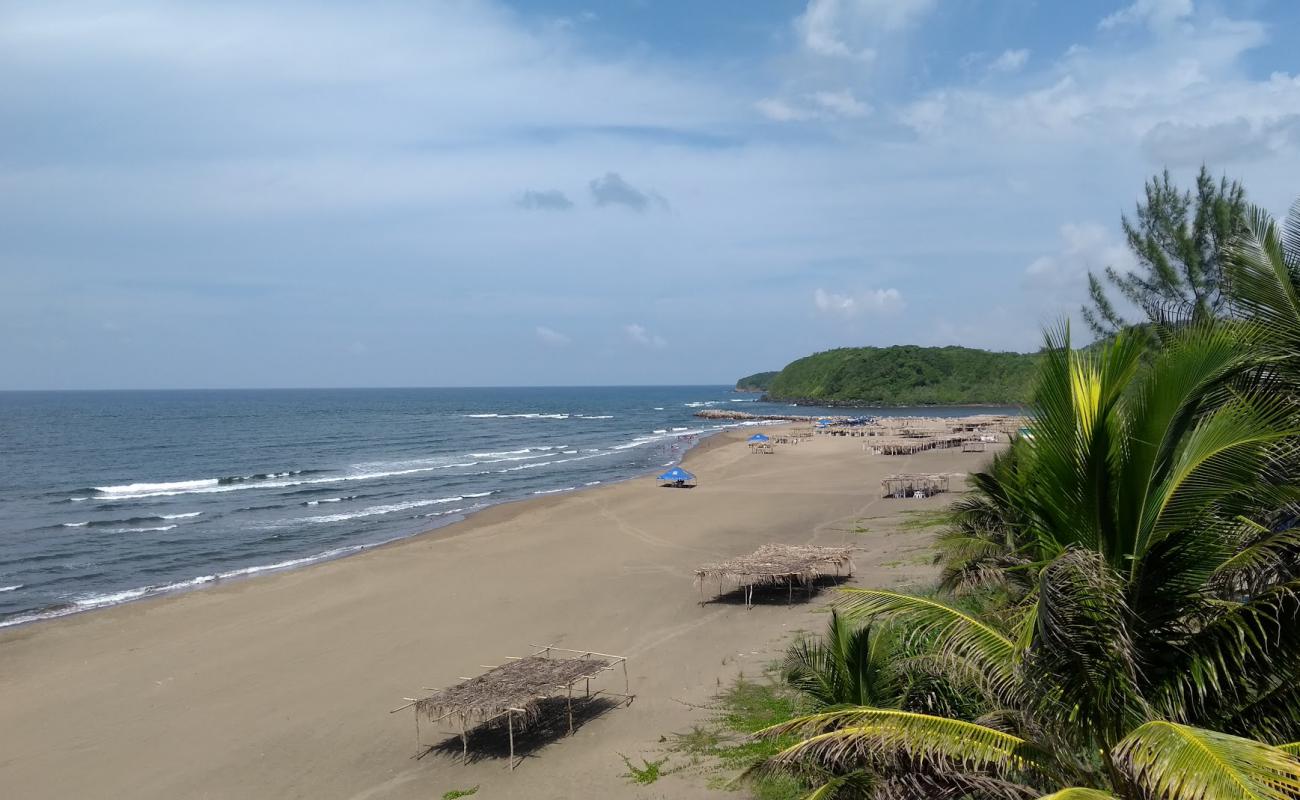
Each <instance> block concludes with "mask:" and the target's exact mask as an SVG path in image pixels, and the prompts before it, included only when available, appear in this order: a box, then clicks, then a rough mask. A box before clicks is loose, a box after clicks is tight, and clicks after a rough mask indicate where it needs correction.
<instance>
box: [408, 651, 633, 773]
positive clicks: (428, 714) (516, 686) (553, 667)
mask: <svg viewBox="0 0 1300 800" xmlns="http://www.w3.org/2000/svg"><path fill="white" fill-rule="evenodd" d="M557 653H575V654H577V655H575V656H572V657H570V656H559V655H556V654H557ZM618 665H622V667H623V681H624V688H625V689H626V690H627V691H625V692H622V693H620V692H612V691H609V690H602V689H598V690H597V691H595V692H593V691H592V690H591V681H592V680H593V679H595V678H598V677H600V676H601V674H602V673H604V672H608V671H611V670H614V669H615V668H616V667H617V666H618ZM579 684H582V685H583V689H584V695H583V697H582V698H579V699H580V700H581V699H591V698H594V697H596V696H597V695H600V694H605V695H613V696H615V697H621V698H624V699H625V700H626V701H627V702H628V703H631V702H632V695H631V694H630V687H629V686H628V685H627V684H628V679H627V658H626V657H624V656H613V655H609V654H608V653H596V652H593V651H590V650H586V651H583V650H571V649H568V648H563V647H555V646H554V645H548V646H542V647H538V649H537V651H536V652H535V653H533V654H532V655H530V656H525V657H518V656H511V657H510V658H509V660H507V661H506V663H504V664H501V665H500V666H495V667H490V668H488V671H487V672H484V673H483V674H482V675H479V676H477V677H474V678H462V679H461V682H460V683H458V684H456V685H454V686H449V687H447V688H445V689H439V690H436V691H435V690H428V691H433V694H431V695H428V696H426V697H421V698H411V697H408V698H406V700H407V703H406V705H404V706H402V707H401V708H397V709H394V712H397V711H401V710H402V709H405V708H411V707H414V709H415V741H416V746H417V748H419V756H423V754H424V753H425V752H428V750H427V749H426V748H425V746H424V745H422V744H421V742H420V717H424V718H425V719H427V720H429V721H431V722H435V723H436V722H441V721H443V720H447V719H451V720H454V721H455V722H457V723H459V734H460V739H461V747H462V754H463V755H464V757H465V759H466V760H467V761H468V759H469V741H468V736H467V731H468V729H469V728H470V727H471V726H472V725H490V724H493V723H496V724H500V721H501V720H502V718H504V719H505V725H506V728H507V734H508V736H509V738H510V769H514V768H515V745H514V734H515V729H516V728H518V729H520V730H523V729H524V728H525V727H526V726H527V725H528V724H529V723H531V722H533V721H534V720H536V719H537V717H538V716H539V715H540V714H541V713H542V703H543V701H545V700H547V699H549V698H552V697H556V696H567V698H568V713H569V733H570V734H572V733H573V689H574V687H575V686H578V685H579Z"/></svg>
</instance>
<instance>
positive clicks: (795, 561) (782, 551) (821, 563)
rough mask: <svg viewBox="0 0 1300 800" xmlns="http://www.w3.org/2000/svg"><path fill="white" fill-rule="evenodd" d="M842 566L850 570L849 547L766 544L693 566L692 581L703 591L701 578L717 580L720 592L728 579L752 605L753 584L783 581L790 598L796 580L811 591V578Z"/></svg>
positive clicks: (837, 570) (759, 584)
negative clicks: (731, 556)
mask: <svg viewBox="0 0 1300 800" xmlns="http://www.w3.org/2000/svg"><path fill="white" fill-rule="evenodd" d="M845 569H847V571H848V574H850V575H852V574H853V548H852V547H828V546H824V545H806V544H765V545H763V546H762V547H760V548H758V549H757V550H755V551H754V552H753V553H750V554H749V555H746V556H739V557H737V558H733V559H731V560H730V561H724V562H722V563H720V564H706V565H704V566H702V567H700V568H699V569H697V570H695V582H696V584H697V585H698V586H699V587H700V592H701V593H703V591H704V582H705V581H711V580H716V581H717V582H718V593H719V594H722V590H723V586H724V585H725V584H726V583H727V582H731V583H733V584H734V585H735V586H737V587H739V588H743V589H744V591H745V606H746V608H752V607H753V605H754V587H755V586H767V585H772V584H785V586H786V588H787V590H788V598H789V599H790V600H793V597H794V585H795V583H799V584H801V585H802V586H804V587H805V588H806V589H807V590H808V591H810V592H811V590H812V583H813V581H815V580H817V579H818V578H820V577H822V576H823V575H829V574H830V573H831V572H834V573H835V574H836V575H839V574H840V573H841V572H842V571H844V570H845Z"/></svg>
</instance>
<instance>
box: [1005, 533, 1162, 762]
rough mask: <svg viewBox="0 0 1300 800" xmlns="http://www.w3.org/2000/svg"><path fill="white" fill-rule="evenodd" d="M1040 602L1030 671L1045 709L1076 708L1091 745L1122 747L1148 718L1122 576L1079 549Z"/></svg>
mask: <svg viewBox="0 0 1300 800" xmlns="http://www.w3.org/2000/svg"><path fill="white" fill-rule="evenodd" d="M1038 596H1039V599H1038V614H1037V630H1036V633H1035V637H1034V641H1033V643H1032V645H1031V646H1030V649H1029V655H1028V657H1027V658H1026V669H1027V672H1028V674H1029V679H1030V685H1031V686H1033V687H1035V688H1037V689H1040V691H1039V692H1038V698H1039V706H1040V708H1042V707H1043V704H1044V703H1050V704H1052V705H1059V706H1061V707H1063V708H1065V709H1069V710H1070V715H1071V716H1072V717H1073V719H1074V727H1075V728H1076V729H1077V731H1078V733H1079V734H1080V738H1082V740H1083V741H1086V742H1089V743H1093V744H1103V743H1105V742H1110V741H1115V740H1116V739H1118V738H1119V736H1120V735H1121V734H1122V732H1123V731H1125V730H1127V729H1128V728H1129V727H1130V726H1131V725H1132V724H1135V723H1136V722H1138V721H1140V720H1141V719H1143V718H1144V714H1145V711H1146V709H1145V703H1144V701H1143V699H1142V697H1141V694H1140V692H1139V690H1138V686H1137V682H1138V669H1137V663H1136V660H1135V656H1134V646H1133V642H1132V640H1131V638H1130V636H1129V627H1128V620H1129V618H1130V617H1131V612H1130V610H1129V609H1128V608H1127V606H1126V604H1125V602H1124V590H1123V585H1122V583H1121V582H1120V579H1119V576H1118V575H1117V574H1116V572H1115V571H1114V570H1113V569H1112V568H1111V566H1110V564H1109V563H1107V561H1106V560H1105V559H1104V558H1103V556H1102V555H1101V554H1100V553H1097V552H1094V551H1090V550H1080V549H1071V550H1069V551H1068V552H1066V553H1065V554H1064V555H1062V556H1061V557H1060V558H1057V559H1056V560H1055V561H1053V562H1052V563H1051V564H1049V565H1048V566H1047V567H1046V568H1044V569H1043V571H1042V575H1041V578H1040V582H1039V590H1038ZM1045 710H1046V709H1045Z"/></svg>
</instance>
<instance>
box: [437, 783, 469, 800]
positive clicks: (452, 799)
mask: <svg viewBox="0 0 1300 800" xmlns="http://www.w3.org/2000/svg"><path fill="white" fill-rule="evenodd" d="M476 794H478V787H477V786H471V787H470V788H468V789H452V790H451V791H449V792H443V793H442V800H458V798H461V797H472V796H473V795H476Z"/></svg>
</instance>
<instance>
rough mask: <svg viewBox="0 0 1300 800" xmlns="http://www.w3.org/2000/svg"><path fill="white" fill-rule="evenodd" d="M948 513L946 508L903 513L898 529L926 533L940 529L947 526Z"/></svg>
mask: <svg viewBox="0 0 1300 800" xmlns="http://www.w3.org/2000/svg"><path fill="white" fill-rule="evenodd" d="M950 513H951V512H949V511H948V509H946V508H940V509H917V510H914V511H904V512H903V515H904V516H903V519H902V521H901V522H899V523H898V529H899V530H903V531H928V530H933V529H935V528H942V527H943V526H944V525H947V524H948V519H949V516H950Z"/></svg>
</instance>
